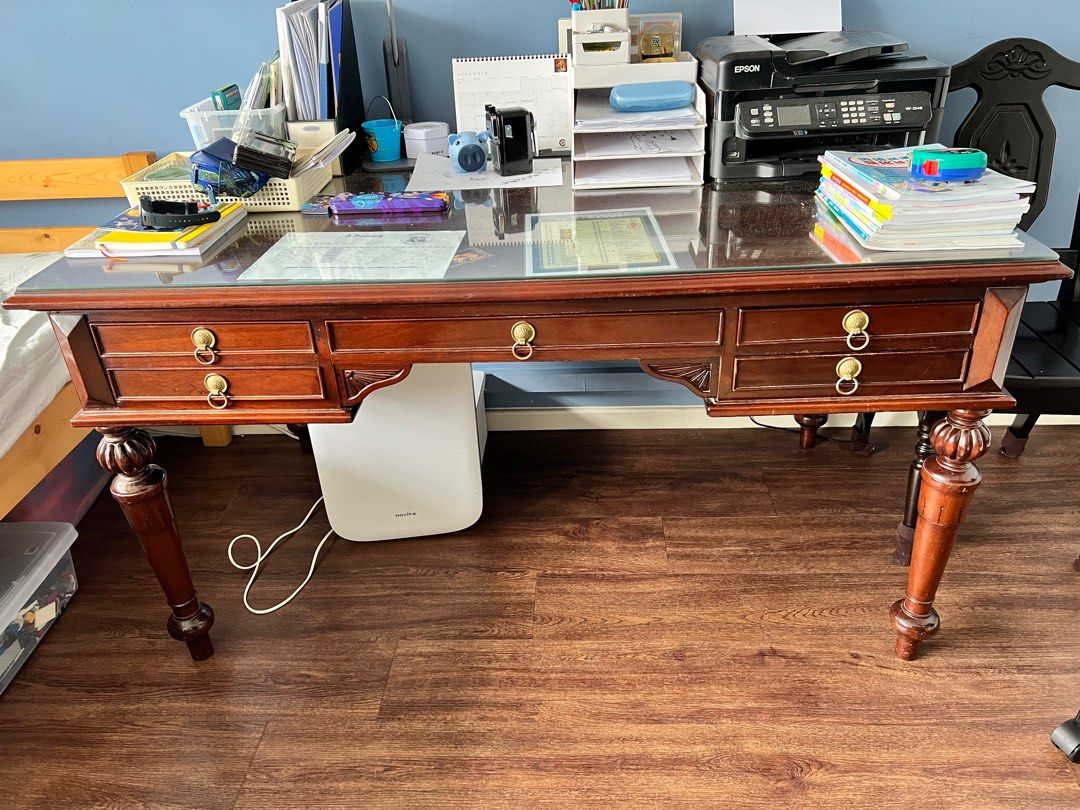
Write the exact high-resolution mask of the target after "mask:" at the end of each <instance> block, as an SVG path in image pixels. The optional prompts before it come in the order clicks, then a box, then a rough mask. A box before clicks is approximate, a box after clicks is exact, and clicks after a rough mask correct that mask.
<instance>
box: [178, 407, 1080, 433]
mask: <svg viewBox="0 0 1080 810" xmlns="http://www.w3.org/2000/svg"><path fill="white" fill-rule="evenodd" d="M1013 417H1014V415H1013V414H1011V413H995V414H991V415H990V416H989V418H987V420H986V422H987V424H989V425H991V426H997V427H1004V426H1007V425H1010V424H1012V420H1013ZM755 418H756V419H757V420H758V421H759V422H763V423H764V424H767V425H778V426H780V427H797V425H796V424H795V420H794V419H793V418H791V417H789V416H758V417H755ZM854 421H855V414H852V413H835V414H831V415H830V416H829V422H828V425H827V426H828V427H851V425H852V423H853V422H854ZM1039 424H1040V425H1080V416H1057V415H1053V414H1048V415H1046V416H1041V417H1039ZM487 425H488V430H490V431H510V430H685V429H695V430H696V429H700V428H709V429H713V430H724V429H734V428H740V429H741V428H755V427H758V426H757V425H755V424H754V423H753V422H751V421H750V419H749V417H746V416H708V415H707V414H706V413H705V408H704V407H696V406H683V405H671V406H617V407H588V408H501V409H490V410H488V412H487ZM915 425H916V416H915V414H914V413H910V412H909V413H879V414H878V415H877V416H876V417H875V418H874V427H875V428H879V427H883V428H884V427H915ZM160 432H161V433H169V434H172V435H182V436H198V435H199V431H198V428H186V427H182V428H163V429H161V430H160ZM277 432H279V431H278V430H277V429H276V428H275V427H273V426H271V425H236V426H235V427H234V428H233V433H234V434H235V435H237V436H254V435H268V434H274V433H277Z"/></svg>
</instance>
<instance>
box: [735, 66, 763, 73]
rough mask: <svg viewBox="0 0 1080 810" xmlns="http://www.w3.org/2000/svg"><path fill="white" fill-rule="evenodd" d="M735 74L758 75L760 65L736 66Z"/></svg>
mask: <svg viewBox="0 0 1080 810" xmlns="http://www.w3.org/2000/svg"><path fill="white" fill-rule="evenodd" d="M735 72H736V73H760V72H761V65H736V66H735Z"/></svg>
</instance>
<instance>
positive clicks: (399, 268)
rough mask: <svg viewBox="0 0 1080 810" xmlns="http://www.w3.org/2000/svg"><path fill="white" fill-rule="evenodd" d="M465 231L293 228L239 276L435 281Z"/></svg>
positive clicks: (246, 279)
mask: <svg viewBox="0 0 1080 810" xmlns="http://www.w3.org/2000/svg"><path fill="white" fill-rule="evenodd" d="M464 235H465V231H371V232H362V231H352V232H349V233H287V234H285V235H284V236H283V237H281V239H279V240H278V241H277V242H276V243H275V244H274V245H273V246H272V247H271V248H270V249H269V250H268V251H266V253H264V254H263V255H262V256H261V257H260V258H259V259H258V260H257V261H256V262H255V263H254V264H253V265H251V267H249V268H248V269H247V270H245V271H244V272H243V273H241V274H240V276H239V277H238V278H237V281H239V282H249V283H251V282H266V281H277V282H290V281H295V282H312V281H356V282H365V281H434V280H437V279H440V278H442V277H443V276H445V275H446V271H447V269H448V268H449V267H450V263H451V262H452V261H453V259H454V254H455V253H457V250H458V247H459V246H460V245H461V238H462V237H463V236H464Z"/></svg>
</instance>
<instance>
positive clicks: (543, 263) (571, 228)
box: [525, 208, 678, 275]
mask: <svg viewBox="0 0 1080 810" xmlns="http://www.w3.org/2000/svg"><path fill="white" fill-rule="evenodd" d="M525 241H526V259H525V272H526V274H527V275H546V274H560V273H561V274H565V273H590V272H592V273H604V272H609V271H612V270H620V271H625V270H638V271H641V272H650V271H662V270H674V269H675V268H676V267H678V265H677V264H676V263H675V257H674V256H672V254H671V248H669V247H668V244H667V240H665V239H664V236H663V234H662V233H661V232H660V226H659V225H658V224H657V222H656V217H654V216H653V213H652V211H650V210H649V209H647V208H628V209H623V210H613V211H588V212H583V213H576V212H569V213H563V214H531V215H530V217H529V226H528V229H527V230H526V240H525Z"/></svg>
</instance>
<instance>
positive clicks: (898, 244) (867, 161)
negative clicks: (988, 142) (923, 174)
mask: <svg viewBox="0 0 1080 810" xmlns="http://www.w3.org/2000/svg"><path fill="white" fill-rule="evenodd" d="M934 146H936V144H935V145H934ZM912 151H913V148H911V147H908V148H903V149H886V150H883V151H880V152H842V151H836V150H829V151H827V152H825V154H824V155H822V156H821V157H820V158H819V160H820V161H821V183H820V185H819V186H818V189H817V192H816V195H817V198H818V200H819V201H820V202H821V203H822V204H823V205H824V206H825V207H827V208H828V210H829V211H830V213H831V214H832V215H833V216H835V217H836V218H837V219H838V220H839V221H840V223H841V224H842V225H843V226H844V228H846V229H847V231H848V232H849V233H851V235H852V236H853V237H855V239H856V240H858V242H859V244H860V245H861V246H862V247H865V248H871V249H874V250H958V249H979V248H1017V247H1021V246H1022V243H1021V241H1020V240H1019V239H1018V238H1017V236H1016V226H1017V224H1018V223H1019V222H1020V218H1021V217H1023V215H1024V214H1025V213H1026V212H1027V210H1028V208H1029V206H1030V203H1029V200H1028V199H1027V196H1026V195H1030V194H1032V193H1033V192H1034V191H1035V184H1034V183H1031V182H1028V181H1027V180H1020V179H1017V178H1014V177H1008V176H1006V175H1003V174H1000V173H998V172H995V171H993V170H987V171H986V173H985V174H984V175H983V176H982V177H981V178H980V179H979V180H976V181H974V182H970V183H943V182H928V181H923V180H916V179H914V178H912V176H911V153H912Z"/></svg>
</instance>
